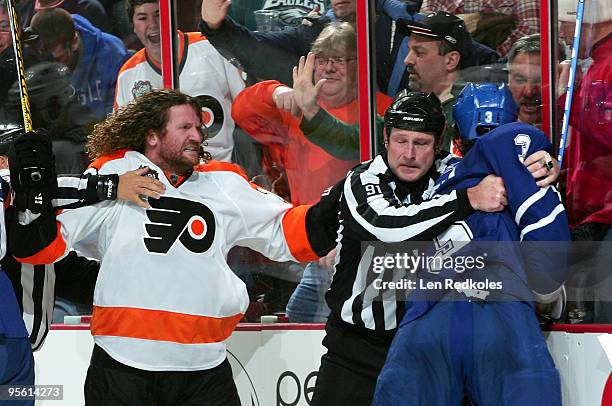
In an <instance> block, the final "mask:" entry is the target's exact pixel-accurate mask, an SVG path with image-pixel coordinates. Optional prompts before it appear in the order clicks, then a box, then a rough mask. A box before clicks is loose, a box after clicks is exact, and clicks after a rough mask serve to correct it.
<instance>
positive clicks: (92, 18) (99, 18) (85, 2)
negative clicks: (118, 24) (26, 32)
mask: <svg viewBox="0 0 612 406" xmlns="http://www.w3.org/2000/svg"><path fill="white" fill-rule="evenodd" d="M17 7H18V10H17V13H18V15H19V20H20V21H21V23H22V24H23V27H29V26H30V24H31V22H32V18H33V17H34V14H35V13H36V12H37V11H40V10H46V9H51V8H55V7H58V8H61V9H64V10H66V11H67V12H68V13H70V14H78V15H80V16H83V17H85V18H86V19H87V20H88V21H89V22H90V23H91V24H92V25H94V26H95V27H96V28H99V29H100V30H102V31H104V32H108V31H109V30H110V24H109V19H108V16H107V14H106V11H105V9H104V7H103V6H102V4H101V3H100V1H99V0H26V1H20V2H19V4H18V6H17Z"/></svg>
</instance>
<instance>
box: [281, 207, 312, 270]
mask: <svg viewBox="0 0 612 406" xmlns="http://www.w3.org/2000/svg"><path fill="white" fill-rule="evenodd" d="M310 207H311V205H302V206H297V207H294V208H292V209H289V210H288V211H287V213H285V215H284V216H283V233H284V234H285V240H286V241H287V245H288V246H289V251H291V255H293V257H294V258H295V259H297V260H298V261H300V262H308V261H316V260H318V259H319V256H318V255H317V254H315V252H314V251H313V250H312V247H311V246H310V243H309V242H308V235H307V233H306V213H307V212H308V209H310Z"/></svg>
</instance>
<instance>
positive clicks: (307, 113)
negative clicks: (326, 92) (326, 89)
mask: <svg viewBox="0 0 612 406" xmlns="http://www.w3.org/2000/svg"><path fill="white" fill-rule="evenodd" d="M314 66H315V55H314V54H313V53H312V52H309V53H308V56H307V57H306V58H304V57H303V56H302V57H300V61H299V62H298V66H295V67H294V68H293V99H294V100H295V103H296V104H297V106H298V107H299V108H300V110H301V111H302V113H303V114H304V117H306V118H307V119H309V120H310V119H311V118H313V117H314V116H315V114H317V112H318V111H319V109H320V107H319V103H318V102H317V95H318V94H319V91H320V90H321V87H322V86H323V85H324V84H325V81H326V80H327V79H320V80H319V81H318V82H317V84H316V85H315V84H313V78H314Z"/></svg>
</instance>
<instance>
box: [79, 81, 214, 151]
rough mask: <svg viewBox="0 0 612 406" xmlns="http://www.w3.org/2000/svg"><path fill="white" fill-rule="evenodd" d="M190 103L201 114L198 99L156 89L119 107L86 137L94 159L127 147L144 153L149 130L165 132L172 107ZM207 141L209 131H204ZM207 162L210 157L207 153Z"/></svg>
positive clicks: (176, 92)
mask: <svg viewBox="0 0 612 406" xmlns="http://www.w3.org/2000/svg"><path fill="white" fill-rule="evenodd" d="M183 104H188V105H190V106H191V107H193V109H194V110H195V111H196V114H197V115H198V117H200V112H201V109H200V105H199V104H198V102H197V101H196V99H195V98H193V97H191V96H187V95H186V94H183V93H181V92H179V91H178V90H174V89H155V90H152V91H150V92H148V93H146V94H144V95H142V96H140V97H138V99H136V100H133V101H131V102H130V103H129V104H127V105H126V106H123V107H120V108H119V109H118V110H117V111H116V112H114V113H112V114H110V115H109V116H108V117H107V118H106V120H104V121H102V122H101V123H98V124H96V125H95V126H94V129H93V132H92V133H91V135H90V136H89V138H88V140H87V151H88V152H89V158H90V159H91V160H94V159H97V158H99V157H101V156H103V155H107V154H111V153H113V152H115V151H117V150H119V149H123V148H127V149H131V150H134V151H138V152H141V153H142V152H144V146H145V141H146V139H147V135H148V134H149V131H153V132H155V133H157V134H160V135H162V136H163V135H164V134H165V132H166V125H167V124H168V111H169V110H170V108H171V107H174V106H180V105H183ZM203 136H204V140H206V133H205V132H204V131H203ZM203 158H204V160H205V161H209V160H210V159H211V156H210V154H209V153H208V152H204V156H203Z"/></svg>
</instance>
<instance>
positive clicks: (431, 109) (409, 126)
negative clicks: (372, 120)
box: [385, 92, 446, 138]
mask: <svg viewBox="0 0 612 406" xmlns="http://www.w3.org/2000/svg"><path fill="white" fill-rule="evenodd" d="M445 125H446V119H445V117H444V113H443V112H442V105H441V103H440V99H438V97H437V96H436V95H435V94H434V93H429V94H427V93H423V92H408V93H400V95H399V96H398V97H397V98H396V99H395V100H394V101H393V103H392V104H391V106H390V107H389V108H388V109H387V111H385V131H386V132H387V136H389V135H390V134H391V129H392V128H400V129H402V130H411V131H419V132H426V133H433V134H434V135H435V136H436V138H437V137H440V136H441V135H442V132H444V126H445Z"/></svg>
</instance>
